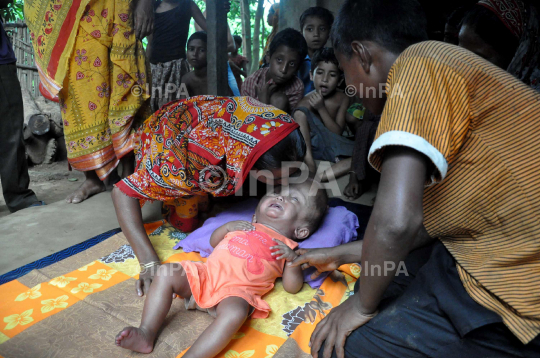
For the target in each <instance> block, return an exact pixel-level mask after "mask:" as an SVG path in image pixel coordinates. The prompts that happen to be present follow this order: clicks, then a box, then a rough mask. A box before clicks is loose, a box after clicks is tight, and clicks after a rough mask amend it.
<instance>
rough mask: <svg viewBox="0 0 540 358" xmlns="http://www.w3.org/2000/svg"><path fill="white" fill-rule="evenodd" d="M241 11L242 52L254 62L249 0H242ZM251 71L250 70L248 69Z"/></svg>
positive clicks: (249, 61) (250, 61)
mask: <svg viewBox="0 0 540 358" xmlns="http://www.w3.org/2000/svg"><path fill="white" fill-rule="evenodd" d="M240 12H241V17H242V36H243V40H242V42H243V43H242V52H243V54H244V56H246V58H247V60H248V63H249V64H251V63H252V62H253V58H252V55H251V48H252V47H251V12H250V10H249V0H241V1H240ZM248 72H249V71H248Z"/></svg>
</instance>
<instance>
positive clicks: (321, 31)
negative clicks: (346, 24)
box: [302, 16, 330, 50]
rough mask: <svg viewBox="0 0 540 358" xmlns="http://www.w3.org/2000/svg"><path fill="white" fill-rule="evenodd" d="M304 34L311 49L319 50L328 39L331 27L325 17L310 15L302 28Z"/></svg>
mask: <svg viewBox="0 0 540 358" xmlns="http://www.w3.org/2000/svg"><path fill="white" fill-rule="evenodd" d="M302 35H304V38H305V39H306V42H307V46H308V48H309V49H310V50H318V49H320V48H322V47H323V46H324V45H325V44H326V41H328V37H329V36H330V28H329V26H328V24H327V23H326V21H324V20H323V19H321V18H319V17H316V16H308V17H307V18H306V21H305V23H304V28H303V29H302Z"/></svg>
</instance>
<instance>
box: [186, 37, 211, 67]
mask: <svg viewBox="0 0 540 358" xmlns="http://www.w3.org/2000/svg"><path fill="white" fill-rule="evenodd" d="M187 60H188V62H189V64H190V65H191V66H192V67H193V68H195V69H199V68H204V67H206V65H207V62H206V42H204V41H202V40H199V39H196V40H191V41H190V42H189V44H188V46H187Z"/></svg>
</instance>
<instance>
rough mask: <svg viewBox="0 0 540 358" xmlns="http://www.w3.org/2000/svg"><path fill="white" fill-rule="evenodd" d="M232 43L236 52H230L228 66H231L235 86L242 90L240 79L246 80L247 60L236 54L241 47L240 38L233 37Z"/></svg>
mask: <svg viewBox="0 0 540 358" xmlns="http://www.w3.org/2000/svg"><path fill="white" fill-rule="evenodd" d="M233 37H234V42H235V43H236V50H234V51H232V52H231V53H230V54H229V66H231V70H232V73H233V74H234V78H235V79H236V84H237V85H238V88H242V82H243V81H242V77H241V76H244V78H246V77H247V76H248V75H247V64H248V62H249V61H248V59H247V58H246V57H245V56H242V55H240V54H239V53H238V50H239V49H240V47H242V37H240V36H238V35H234V36H233Z"/></svg>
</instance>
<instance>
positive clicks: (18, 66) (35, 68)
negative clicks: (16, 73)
mask: <svg viewBox="0 0 540 358" xmlns="http://www.w3.org/2000/svg"><path fill="white" fill-rule="evenodd" d="M17 68H20V69H23V70H30V71H36V72H37V70H38V69H37V67H36V66H28V65H23V64H22V63H17Z"/></svg>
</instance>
